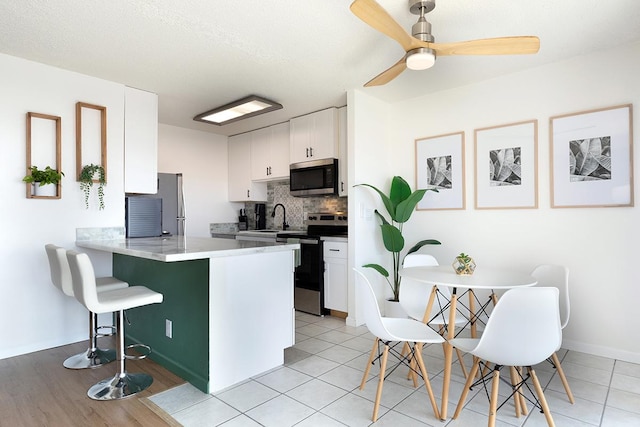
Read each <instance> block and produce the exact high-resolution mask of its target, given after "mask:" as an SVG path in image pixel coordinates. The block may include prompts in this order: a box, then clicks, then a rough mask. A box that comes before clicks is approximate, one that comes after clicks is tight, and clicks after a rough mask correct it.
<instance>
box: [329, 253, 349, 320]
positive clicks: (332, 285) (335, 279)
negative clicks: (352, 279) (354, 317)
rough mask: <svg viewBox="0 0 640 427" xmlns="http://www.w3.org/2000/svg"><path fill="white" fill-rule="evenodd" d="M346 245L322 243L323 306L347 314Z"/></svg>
mask: <svg viewBox="0 0 640 427" xmlns="http://www.w3.org/2000/svg"><path fill="white" fill-rule="evenodd" d="M347 281H348V275H347V243H346V242H330V241H325V242H324V306H325V308H328V309H330V310H338V311H342V312H345V313H347V312H348V309H349V305H348V290H347V289H348V286H347Z"/></svg>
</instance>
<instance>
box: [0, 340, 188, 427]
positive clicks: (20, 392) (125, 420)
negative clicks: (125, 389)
mask: <svg viewBox="0 0 640 427" xmlns="http://www.w3.org/2000/svg"><path fill="white" fill-rule="evenodd" d="M108 341H109V340H108V339H103V341H102V342H101V343H100V344H101V345H102V346H107V345H108V344H109V343H108ZM86 348H87V343H86V342H80V343H75V344H70V345H65V346H62V347H56V348H52V349H49V350H43V351H38V352H34V353H30V354H26V355H22V356H17V357H12V358H8V359H3V360H0V426H2V427H4V426H7V427H18V426H37V427H42V426H53V427H57V426H65V427H67V426H92V427H93V426H149V427H152V426H153V427H158V426H169V424H167V423H166V422H165V421H163V420H162V418H161V417H159V416H158V415H157V414H156V413H154V412H153V411H152V410H151V409H149V408H148V407H147V406H145V405H144V404H143V403H142V401H141V400H140V398H141V397H149V396H151V395H153V394H156V393H159V392H162V391H164V390H167V389H169V388H172V387H174V386H176V385H179V384H183V383H184V380H183V379H181V378H180V377H178V376H176V375H174V374H172V373H171V372H169V371H168V370H166V369H165V368H163V367H162V366H160V365H158V364H157V363H155V362H154V361H152V360H150V359H144V360H127V365H126V366H127V371H128V372H146V373H148V374H150V375H151V376H153V384H151V386H150V387H149V388H148V389H147V390H145V391H143V392H141V393H139V394H138V395H136V396H133V397H130V398H127V399H122V400H117V401H108V402H103V401H95V400H92V399H90V398H89V397H87V390H88V389H89V387H91V386H92V385H93V384H95V383H97V382H98V381H101V380H103V379H106V378H109V377H111V376H113V375H114V374H115V372H116V370H117V364H116V362H113V363H110V364H108V365H105V366H102V367H100V368H96V369H81V370H72V369H66V368H65V367H63V366H62V362H63V361H64V360H65V359H66V358H67V357H69V356H72V355H74V354H77V353H80V352H82V351H84V350H86Z"/></svg>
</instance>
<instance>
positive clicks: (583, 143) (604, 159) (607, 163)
mask: <svg viewBox="0 0 640 427" xmlns="http://www.w3.org/2000/svg"><path fill="white" fill-rule="evenodd" d="M569 179H570V180H571V182H583V181H597V180H601V179H611V136H602V137H599V138H585V139H576V140H574V141H569Z"/></svg>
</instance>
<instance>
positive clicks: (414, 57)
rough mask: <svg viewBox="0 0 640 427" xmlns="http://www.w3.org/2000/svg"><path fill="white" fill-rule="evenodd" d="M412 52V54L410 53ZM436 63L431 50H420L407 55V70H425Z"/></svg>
mask: <svg viewBox="0 0 640 427" xmlns="http://www.w3.org/2000/svg"><path fill="white" fill-rule="evenodd" d="M412 52H413V53H412ZM435 63H436V56H435V55H434V53H433V51H432V50H431V49H426V48H420V49H415V52H414V51H410V52H409V54H408V55H407V68H408V69H410V70H426V69H427V68H431V67H433V64H435Z"/></svg>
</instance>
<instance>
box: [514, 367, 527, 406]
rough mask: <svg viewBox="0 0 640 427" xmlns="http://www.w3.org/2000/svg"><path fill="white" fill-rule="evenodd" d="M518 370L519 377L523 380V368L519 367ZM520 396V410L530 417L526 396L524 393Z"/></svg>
mask: <svg viewBox="0 0 640 427" xmlns="http://www.w3.org/2000/svg"><path fill="white" fill-rule="evenodd" d="M516 370H517V371H518V375H519V376H520V379H522V378H523V376H522V366H518V367H517V368H516ZM519 396H520V409H521V410H522V415H528V414H529V410H528V409H527V399H525V398H524V394H522V393H520V394H519Z"/></svg>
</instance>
